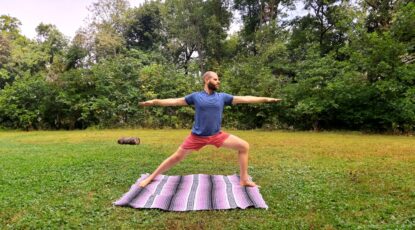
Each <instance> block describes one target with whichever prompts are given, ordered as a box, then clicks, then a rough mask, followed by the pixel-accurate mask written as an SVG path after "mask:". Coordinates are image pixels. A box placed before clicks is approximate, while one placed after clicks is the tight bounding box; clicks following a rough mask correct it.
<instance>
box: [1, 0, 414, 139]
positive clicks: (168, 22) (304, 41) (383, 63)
mask: <svg viewBox="0 0 415 230" xmlns="http://www.w3.org/2000/svg"><path fill="white" fill-rule="evenodd" d="M296 7H297V8H298V7H300V8H302V9H303V10H304V11H305V12H307V13H305V14H304V15H295V12H296V11H295V8H296ZM89 11H90V15H89V17H88V18H87V23H85V25H84V26H82V27H81V28H79V30H78V31H77V33H76V35H75V36H74V37H73V38H72V39H68V38H67V37H65V36H64V35H63V34H62V33H61V32H60V31H59V29H58V28H57V27H56V26H54V25H52V24H43V23H41V24H39V25H38V26H37V28H36V32H37V35H36V37H35V38H32V39H30V38H27V37H25V36H24V35H22V34H21V31H20V26H21V22H20V21H19V19H18V18H15V17H13V16H10V15H2V16H0V31H1V34H0V127H3V128H11V129H25V130H33V129H85V128H88V127H98V128H108V127H152V128H162V127H172V128H188V127H191V125H192V124H191V122H192V118H193V113H194V112H193V109H192V108H189V107H165V108H164V107H163V108H159V107H148V108H141V107H139V106H138V102H140V101H144V100H149V99H154V98H171V97H183V96H185V95H187V94H189V93H191V92H193V91H197V90H201V88H202V80H201V78H200V76H201V74H202V73H203V72H204V71H206V70H213V71H216V72H217V73H218V74H219V76H220V77H221V83H222V86H221V90H222V91H225V92H227V93H230V94H234V95H252V96H269V97H278V98H283V99H284V100H283V101H282V102H281V103H279V104H257V105H241V106H239V105H238V106H233V107H227V108H225V115H224V126H225V127H228V128H238V129H255V128H265V129H299V130H339V129H341V130H362V131H369V132H393V133H411V132H413V131H414V130H415V87H414V86H415V4H414V3H413V2H412V1H409V0H357V1H348V0H300V1H294V0H186V1H185V0H165V1H146V2H145V3H143V4H142V5H140V6H139V7H130V6H129V4H128V1H126V0H98V1H96V2H95V3H93V4H92V5H91V6H90V7H89ZM237 15H239V17H240V26H241V28H240V30H239V31H237V32H235V33H233V34H231V33H229V29H230V26H231V23H232V20H233V19H234V18H235V17H236V16H237ZM68 20H70V19H68Z"/></svg>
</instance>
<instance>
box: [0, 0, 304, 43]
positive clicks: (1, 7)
mask: <svg viewBox="0 0 415 230" xmlns="http://www.w3.org/2000/svg"><path fill="white" fill-rule="evenodd" d="M97 1H98V0H0V15H9V16H12V17H15V18H17V19H19V20H20V22H21V23H22V25H21V26H20V29H21V32H22V34H23V35H25V36H26V37H28V38H34V37H35V36H36V31H35V28H36V27H37V26H38V25H39V24H40V23H41V22H43V23H45V24H53V25H55V26H56V27H57V28H58V29H59V31H60V32H62V33H63V34H64V35H66V36H68V37H69V38H72V37H73V36H74V35H75V33H76V31H77V30H78V29H79V28H81V27H82V26H84V25H85V19H86V18H87V16H88V15H89V11H88V9H87V7H88V6H91V5H92V3H93V2H97ZM129 2H130V6H131V7H136V6H139V5H140V4H141V3H143V2H144V0H129ZM296 5H297V4H296ZM301 8H302V6H301V5H300V6H299V5H297V11H296V12H295V13H294V15H299V14H305V11H303V10H301ZM240 25H241V22H240V20H238V19H236V20H235V21H234V22H233V23H232V25H231V28H230V33H233V32H235V31H237V30H239V27H240Z"/></svg>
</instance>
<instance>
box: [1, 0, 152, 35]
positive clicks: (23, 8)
mask: <svg viewBox="0 0 415 230" xmlns="http://www.w3.org/2000/svg"><path fill="white" fill-rule="evenodd" d="M97 1H98V0H0V15H9V16H12V17H15V18H17V19H19V20H20V22H21V23H22V25H21V26H20V30H21V32H22V34H23V35H25V36H27V37H28V38H34V37H35V36H36V31H35V28H36V27H37V26H38V25H39V24H40V23H41V22H43V23H45V24H53V25H55V26H56V27H57V28H58V29H59V31H60V32H62V33H63V34H64V35H66V36H68V37H70V38H72V37H73V36H75V33H76V31H77V30H78V29H79V28H80V27H82V26H84V24H85V22H84V19H86V17H87V16H88V15H89V11H88V9H87V7H88V6H91V5H92V3H93V2H97ZM129 2H130V5H131V7H133V6H139V5H140V3H142V2H144V0H129Z"/></svg>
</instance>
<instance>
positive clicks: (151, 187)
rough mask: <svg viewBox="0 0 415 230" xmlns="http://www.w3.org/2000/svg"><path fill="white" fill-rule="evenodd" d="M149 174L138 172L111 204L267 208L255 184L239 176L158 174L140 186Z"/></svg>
mask: <svg viewBox="0 0 415 230" xmlns="http://www.w3.org/2000/svg"><path fill="white" fill-rule="evenodd" d="M148 175H149V174H143V175H141V177H140V178H139V179H138V180H137V181H136V183H135V184H133V185H132V186H131V188H130V191H128V192H127V193H125V194H124V195H123V196H122V197H121V198H120V199H119V200H117V201H116V202H114V205H117V206H129V207H132V208H157V209H162V210H167V211H191V210H219V209H235V208H241V209H246V208H248V207H254V208H265V209H268V206H267V204H266V203H265V201H264V199H263V198H262V196H261V194H260V192H259V189H258V187H243V186H240V185H239V176H238V175H230V176H223V175H206V174H193V175H186V176H166V175H159V176H157V177H156V178H155V179H154V180H153V181H152V182H151V183H150V184H148V185H147V186H146V187H145V188H141V187H139V186H138V184H139V183H140V181H142V180H144V179H145V178H146V177H147V176H148Z"/></svg>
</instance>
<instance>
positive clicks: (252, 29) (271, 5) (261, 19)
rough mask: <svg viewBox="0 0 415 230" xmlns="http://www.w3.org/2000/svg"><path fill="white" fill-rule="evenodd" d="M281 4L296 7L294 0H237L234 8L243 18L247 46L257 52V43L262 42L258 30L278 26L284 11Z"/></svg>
mask: <svg viewBox="0 0 415 230" xmlns="http://www.w3.org/2000/svg"><path fill="white" fill-rule="evenodd" d="M281 6H284V7H287V8H291V7H294V1H293V0H235V1H234V9H236V10H238V11H239V13H240V15H241V16H242V20H243V29H242V36H243V38H244V40H245V45H246V47H247V48H248V49H249V50H251V51H252V52H253V53H254V54H256V53H257V43H258V42H260V43H261V40H262V39H261V38H258V37H257V36H258V34H257V33H258V32H259V31H260V30H261V29H262V28H263V27H271V28H273V29H275V28H276V26H277V20H278V17H279V16H282V15H283V13H282V11H281V9H279V8H280V7H281Z"/></svg>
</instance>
